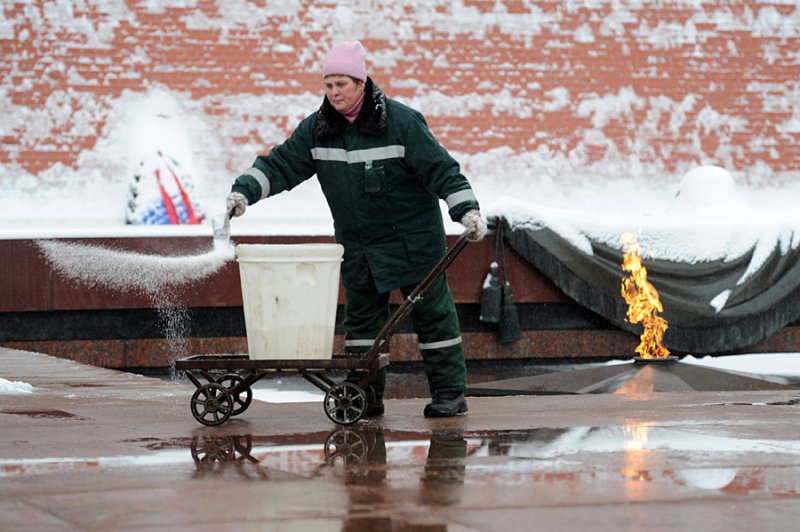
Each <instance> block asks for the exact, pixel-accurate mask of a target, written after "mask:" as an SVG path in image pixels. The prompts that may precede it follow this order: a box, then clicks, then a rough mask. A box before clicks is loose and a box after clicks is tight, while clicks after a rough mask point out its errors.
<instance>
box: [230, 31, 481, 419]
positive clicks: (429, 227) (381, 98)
mask: <svg viewBox="0 0 800 532" xmlns="http://www.w3.org/2000/svg"><path fill="white" fill-rule="evenodd" d="M365 55H366V54H365V51H364V48H363V46H362V45H361V43H360V42H358V41H351V42H343V43H340V44H338V45H336V46H334V47H333V48H332V49H331V51H330V52H329V53H328V55H327V57H326V58H325V62H324V64H323V69H322V75H323V83H324V87H325V98H324V99H323V101H322V106H321V107H320V108H319V110H318V111H317V112H316V113H314V114H312V115H310V116H308V117H307V118H305V119H304V120H303V121H302V122H300V125H299V126H298V127H297V129H296V130H295V131H294V132H293V133H292V135H291V136H290V137H289V139H287V140H286V141H285V142H283V143H282V144H280V145H278V146H276V147H275V148H273V149H272V150H271V151H270V153H269V154H268V155H259V156H258V157H257V158H256V160H255V162H254V163H253V166H252V168H250V169H249V170H247V171H246V172H245V173H244V174H243V175H241V176H239V177H238V178H237V179H236V181H235V183H234V184H233V187H232V191H231V193H230V195H229V196H228V199H227V205H228V210H229V211H233V212H234V215H235V216H241V215H242V214H244V212H245V209H246V208H247V206H248V205H252V204H253V203H255V202H257V201H259V200H261V199H264V198H267V197H269V196H274V195H275V194H279V193H281V192H283V191H286V190H291V189H292V188H294V187H295V186H297V185H298V184H300V183H301V182H303V181H304V180H306V179H309V178H310V177H312V176H313V175H315V174H316V176H317V178H318V179H319V182H320V185H321V187H322V191H323V193H324V194H325V197H326V199H327V201H328V205H329V207H330V209H331V214H332V215H333V223H334V231H335V234H336V241H337V242H339V243H340V244H342V246H344V259H343V262H342V282H343V284H344V287H345V297H346V305H345V320H344V329H345V351H346V352H347V353H354V354H355V353H364V352H366V351H367V350H369V348H370V347H371V346H372V344H373V342H374V339H375V337H376V336H377V334H378V332H379V331H380V329H381V328H382V327H383V325H384V324H385V323H386V322H387V321H388V319H389V315H390V313H389V293H390V291H391V290H394V289H400V291H401V292H402V293H403V295H404V296H405V295H407V294H408V293H410V292H411V291H412V290H413V289H414V288H415V287H416V285H417V284H418V283H419V282H420V281H421V280H422V279H423V278H424V277H425V276H426V275H427V274H428V273H429V272H430V271H431V270H432V269H433V267H434V265H435V264H436V263H437V262H438V261H439V259H440V258H441V257H442V256H443V254H444V252H445V231H444V224H443V221H442V216H441V211H440V209H439V200H440V199H441V200H444V201H445V202H446V203H447V205H448V208H449V211H448V212H449V215H450V217H451V218H452V219H453V220H454V221H460V222H461V223H462V224H463V225H464V226H465V227H466V228H467V229H468V230H469V231H470V236H469V238H470V239H471V240H476V241H477V240H480V239H482V238H483V237H484V236H485V234H486V220H485V218H484V217H483V216H482V215H481V213H480V210H479V205H478V201H477V199H476V197H475V195H474V194H473V192H472V188H471V187H470V185H469V183H468V182H467V179H466V178H465V177H464V176H463V175H462V174H461V171H460V168H459V165H458V163H457V162H456V161H455V160H454V159H453V158H452V157H451V156H450V155H449V154H448V153H447V151H446V150H445V149H444V148H443V147H442V146H441V145H440V144H439V143H438V141H437V140H436V139H435V138H434V136H433V134H432V133H431V131H430V129H428V126H427V124H426V123H425V119H424V118H423V116H422V115H421V114H420V113H419V112H417V111H415V110H413V109H411V108H409V107H407V106H405V105H403V104H401V103H399V102H397V101H395V100H392V99H389V98H387V97H386V96H385V95H384V93H383V91H382V90H381V89H380V87H378V86H377V85H376V84H375V83H374V82H373V81H372V79H371V78H369V77H368V76H367V70H366V64H365ZM411 321H412V324H413V326H414V330H415V332H416V333H417V336H418V338H419V347H420V352H421V355H422V359H423V361H424V365H425V373H426V376H427V378H428V384H429V387H430V391H431V397H432V401H431V402H430V404H428V405H427V406H426V407H425V410H424V414H425V416H427V417H449V416H454V415H456V414H460V413H464V412H466V411H467V402H466V400H465V398H464V390H465V389H466V387H467V378H466V375H467V371H466V364H465V362H464V349H463V344H462V341H461V329H460V325H459V323H458V316H457V314H456V309H455V304H454V302H453V297H452V295H451V293H450V288H449V286H448V284H447V277H446V275H442V276H441V277H440V278H439V280H438V281H437V282H436V283H435V284H434V285H433V286H432V287H431V289H430V291H429V293H428V294H427V295H426V296H425V297H424V298H423V299H422V300H421V301H419V302H416V303H415V304H414V307H413V310H412V312H411ZM350 378H356V377H355V376H352V375H351V376H350ZM372 386H373V388H374V390H375V394H376V401H375V404H374V407H373V408H372V409H370V411H368V412H366V414H365V415H367V416H376V415H382V414H383V411H384V405H383V391H384V387H385V370H384V371H382V372H381V374H380V375H379V377H378V379H376V381H375V382H374V383H373V385H372Z"/></svg>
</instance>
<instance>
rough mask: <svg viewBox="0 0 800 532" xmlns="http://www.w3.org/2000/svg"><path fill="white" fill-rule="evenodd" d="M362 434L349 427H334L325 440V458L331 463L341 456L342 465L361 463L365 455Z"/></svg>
mask: <svg viewBox="0 0 800 532" xmlns="http://www.w3.org/2000/svg"><path fill="white" fill-rule="evenodd" d="M367 450H368V449H367V442H366V440H365V439H364V436H362V435H361V434H359V433H358V432H356V431H354V430H350V429H343V428H342V429H336V430H335V431H333V432H331V433H330V434H329V435H328V438H327V439H326V440H325V459H326V460H327V461H328V462H329V463H333V462H335V461H336V459H337V458H339V457H341V458H342V460H343V461H344V465H348V464H352V463H354V462H355V463H359V464H360V463H361V462H363V461H364V458H366V457H367Z"/></svg>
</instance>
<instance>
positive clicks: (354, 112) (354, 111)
mask: <svg viewBox="0 0 800 532" xmlns="http://www.w3.org/2000/svg"><path fill="white" fill-rule="evenodd" d="M363 103H364V93H361V98H359V99H358V101H357V102H356V103H355V105H353V107H351V108H350V109H348V110H347V111H345V112H344V113H342V116H344V117H345V118H346V119H347V121H348V122H349V123H351V124H352V123H353V122H355V121H356V117H357V116H358V112H359V111H360V110H361V105H362V104H363Z"/></svg>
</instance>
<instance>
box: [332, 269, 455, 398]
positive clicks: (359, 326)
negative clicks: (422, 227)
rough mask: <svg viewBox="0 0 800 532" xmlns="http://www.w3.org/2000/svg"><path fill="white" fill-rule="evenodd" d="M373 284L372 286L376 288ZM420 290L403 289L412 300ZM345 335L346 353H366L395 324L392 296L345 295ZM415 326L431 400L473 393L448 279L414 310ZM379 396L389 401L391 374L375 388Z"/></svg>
mask: <svg viewBox="0 0 800 532" xmlns="http://www.w3.org/2000/svg"><path fill="white" fill-rule="evenodd" d="M370 284H372V283H370ZM414 288H416V285H411V286H404V287H402V288H400V292H401V293H402V294H403V297H408V294H410V293H411V292H412V291H413V290H414ZM345 297H346V299H347V301H346V304H345V316H344V331H345V353H351V354H357V353H365V352H366V351H368V350H369V348H370V347H372V344H373V343H374V341H375V338H376V337H377V336H378V333H379V332H380V330H381V329H382V328H383V326H384V325H385V324H386V323H387V322H388V321H389V316H390V312H389V292H384V293H378V291H377V289H374V290H345ZM410 317H411V323H412V325H413V327H414V332H415V333H417V338H418V339H419V349H420V354H421V356H422V360H423V363H424V366H425V375H426V376H427V378H428V386H429V387H430V392H431V395H433V394H435V393H438V392H455V391H464V390H466V388H467V366H466V364H465V362H464V344H463V343H462V341H461V326H460V324H459V322H458V314H457V313H456V305H455V303H454V302H453V295H452V294H451V292H450V286H449V285H448V283H447V274H446V273H443V274H442V275H440V276H439V278H438V279H437V280H436V281H435V282H434V283H433V284H432V285H431V286H430V289H429V290H428V292H427V293H426V294H425V295H424V297H422V298H419V299H417V301H416V302H415V303H414V305H413V307H412V309H411V314H410ZM372 386H373V388H374V389H375V394H376V395H377V396H378V397H383V391H384V389H385V387H386V370H385V369H384V370H382V371H381V372H380V374H379V376H378V378H377V379H376V380H375V382H374V383H373V384H372Z"/></svg>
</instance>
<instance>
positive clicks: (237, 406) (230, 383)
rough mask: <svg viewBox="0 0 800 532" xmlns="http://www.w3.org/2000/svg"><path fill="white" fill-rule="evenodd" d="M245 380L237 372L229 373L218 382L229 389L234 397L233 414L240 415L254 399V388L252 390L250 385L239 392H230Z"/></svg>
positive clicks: (232, 397)
mask: <svg viewBox="0 0 800 532" xmlns="http://www.w3.org/2000/svg"><path fill="white" fill-rule="evenodd" d="M243 380H244V379H243V378H242V377H241V376H239V375H237V374H236V373H229V374H228V375H225V376H224V377H222V378H221V379H219V380H218V381H217V383H218V384H220V385H222V386H224V387H225V389H227V390H228V393H229V394H230V396H231V399H233V410H231V415H232V416H238V415H239V414H241V413H242V412H244V411H245V410H247V407H248V406H250V402H251V401H252V400H253V390H251V389H250V387H249V386H248V387H247V388H245V389H244V390H241V391H240V392H239V393H237V394H233V393H230V391H231V390H232V389H234V388H235V387H236V386H238V385H239V383H240V382H242V381H243Z"/></svg>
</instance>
